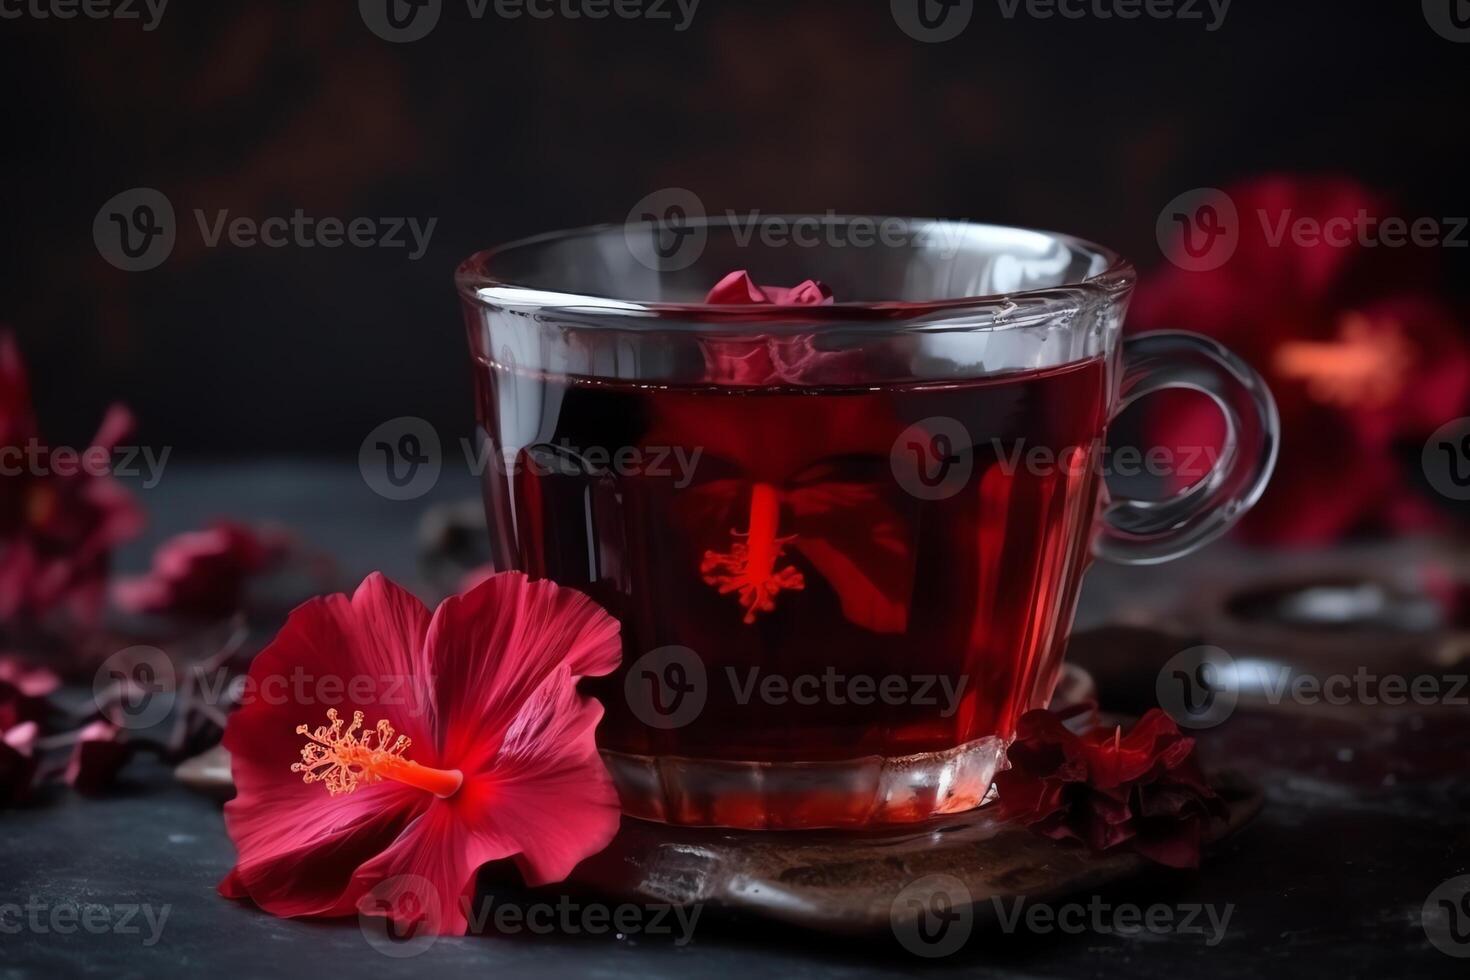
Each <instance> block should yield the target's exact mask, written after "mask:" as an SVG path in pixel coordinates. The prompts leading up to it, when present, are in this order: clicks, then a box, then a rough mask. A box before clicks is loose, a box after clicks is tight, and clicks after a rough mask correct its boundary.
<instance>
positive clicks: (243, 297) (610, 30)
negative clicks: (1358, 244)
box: [0, 0, 1470, 459]
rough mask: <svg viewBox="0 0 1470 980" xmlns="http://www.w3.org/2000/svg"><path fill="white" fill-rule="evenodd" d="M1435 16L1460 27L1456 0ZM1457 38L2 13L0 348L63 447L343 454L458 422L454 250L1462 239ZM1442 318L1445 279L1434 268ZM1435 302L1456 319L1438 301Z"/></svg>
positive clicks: (1465, 139) (1411, 4) (737, 3)
mask: <svg viewBox="0 0 1470 980" xmlns="http://www.w3.org/2000/svg"><path fill="white" fill-rule="evenodd" d="M1446 2H1450V0H1446ZM1467 75H1470V45H1463V44H1455V43H1451V42H1450V41H1447V40H1445V39H1443V38H1441V37H1440V36H1439V35H1437V34H1436V33H1435V32H1434V31H1432V30H1431V29H1430V28H1429V26H1428V24H1427V21H1426V18H1425V15H1424V12H1423V10H1422V9H1421V6H1420V4H1419V3H1418V2H1415V0H1402V2H1397V3H1383V2H1376V3H1369V2H1363V3H1342V2H1331V0H1314V2H1302V0H1292V2H1289V3H1288V2H1282V0H1235V2H1234V3H1233V4H1232V6H1231V8H1230V11H1229V16H1228V17H1227V18H1226V20H1225V23H1224V26H1223V27H1222V29H1220V30H1218V31H1216V32H1214V33H1209V32H1207V31H1206V30H1205V26H1204V24H1203V23H1202V22H1200V21H1177V20H1163V21H1154V20H1148V19H1140V20H1136V21H1117V20H1113V21H1099V20H1096V19H1090V18H1089V19H1086V20H1081V21H1065V20H1061V19H1055V18H1054V19H1051V20H1034V19H1029V18H1027V17H1025V16H1018V17H1017V18H1016V19H1014V20H1007V19H1005V18H1003V17H1002V16H1001V14H1000V11H999V7H998V5H997V4H996V2H995V0H977V2H976V11H975V14H974V20H973V21H972V23H971V25H970V26H969V28H968V29H967V30H966V32H965V33H964V34H963V35H962V36H961V37H960V38H958V39H956V40H954V41H951V42H948V43H944V44H924V43H920V42H917V41H915V40H913V39H911V38H910V37H909V36H907V35H906V34H905V33H904V32H903V31H902V30H900V29H899V27H898V26H897V24H896V22H895V20H894V17H893V16H892V13H891V11H890V9H889V5H888V3H887V0H787V2H781V3H759V2H752V0H703V2H702V3H701V4H700V6H699V9H698V12H697V15H696V16H695V18H694V21H693V25H692V27H691V28H690V29H689V30H688V31H686V32H684V33H678V32H676V31H675V30H674V26H673V24H672V23H671V22H669V21H657V22H655V21H647V20H633V21H623V20H618V19H615V18H610V19H608V20H604V21H587V20H583V21H569V20H566V19H563V18H556V19H552V20H547V21H536V20H531V19H529V18H523V19H521V20H518V21H506V20H500V19H497V18H495V17H494V16H493V15H492V16H487V17H486V19H484V20H480V21H475V20H472V19H471V18H470V17H469V16H468V14H467V12H466V8H465V5H464V3H463V0H459V2H455V0H447V2H446V5H445V11H444V14H443V17H442V19H441V21H440V23H439V25H438V27H437V29H436V30H435V31H434V32H433V33H431V34H430V35H429V36H428V37H427V38H425V39H424V40H421V41H418V42H415V43H410V44H405V45H393V44H388V43H386V42H384V41H383V40H381V39H379V38H378V37H376V36H375V35H373V34H372V33H371V32H370V31H369V30H368V29H367V28H366V26H365V25H364V22H363V20H362V18H361V16H360V15H359V12H358V9H357V6H356V4H354V3H352V2H333V3H327V2H313V3H302V2H288V0H251V2H249V3H246V2H242V0H236V2H202V0H173V2H172V3H171V4H170V5H169V7H168V9H167V11H166V13H165V14H164V16H163V18H162V21H161V23H160V25H159V27H158V28H157V30H155V31H153V32H151V33H149V32H145V31H144V30H143V28H142V24H141V23H140V22H138V21H131V22H114V21H106V20H104V21H93V20H87V19H84V18H78V19H75V20H68V21H60V20H54V19H53V20H46V21H41V20H36V19H34V18H30V17H23V18H20V19H7V20H0V80H3V84H4V92H5V96H4V99H3V102H0V113H3V116H4V131H5V132H6V133H7V134H9V138H8V139H7V140H6V148H5V150H4V153H3V158H0V180H3V186H4V187H5V188H6V189H7V193H6V195H5V206H4V217H3V221H4V222H5V230H6V234H5V237H6V239H8V241H9V242H10V244H11V248H10V250H9V254H8V256H7V257H6V258H5V260H4V261H3V262H0V323H8V324H10V325H11V326H13V327H14V328H15V329H16V330H17V332H18V334H19V336H20V340H21V344H22V347H23V349H24V351H25V354H26V357H27V359H28V361H29V362H30V365H31V369H32V373H33V383H34V385H35V388H36V402H37V406H38V409H39V412H40V415H41V419H42V426H43V428H44V429H45V431H46V432H47V434H48V436H49V437H50V438H51V439H53V440H56V441H70V442H71V443H73V444H80V443H82V442H83V441H84V440H85V439H86V438H87V437H88V436H89V435H90V434H91V431H92V429H93V428H94V426H95V423H96V420H97V419H98V418H99V416H100V414H101V412H102V410H103V408H104V407H105V406H106V405H107V404H108V403H109V402H111V401H113V400H122V401H125V402H127V403H128V404H129V405H130V406H132V408H133V409H134V410H135V412H136V413H137V415H138V416H139V419H140V421H141V426H142V428H141V432H140V439H141V440H142V441H143V442H145V443H148V444H151V445H169V446H173V447H174V448H175V450H176V455H175V458H186V459H187V458H208V457H217V456H221V455H229V454H246V453H249V454H335V455H342V456H351V455H355V453H356V451H357V448H358V445H359V443H360V442H361V440H362V438H363V436H364V435H365V434H366V433H367V432H368V431H369V430H370V429H371V428H373V427H374V426H375V425H377V424H378V423H379V422H382V421H384V420H386V419H389V418H392V417H395V416H399V415H421V416H423V417H426V418H428V419H429V420H431V421H432V422H434V423H435V424H436V425H437V426H439V427H440V428H441V431H444V432H446V433H458V432H464V431H467V430H468V429H469V425H470V419H471V416H472V406H471V396H470V385H469V372H468V369H467V362H466V355H465V351H464V340H463V337H462V333H461V326H460V320H459V314H458V311H457V301H456V298H455V294H454V291H453V288H452V285H451V280H450V277H451V273H452V271H453V269H454V267H455V265H456V264H457V263H458V262H459V260H461V259H462V258H464V257H465V256H466V255H468V254H469V253H471V252H472V251H475V250H477V249H479V248H483V247H486V246H489V245H492V244H495V243H498V242H501V241H505V240H508V239H512V238H516V237H520V236H523V235H527V234H531V233H535V232H538V231H543V230H549V229H554V228H561V227H567V226H574V225H580V224H587V223H592V222H597V221H622V220H623V219H624V218H625V217H626V216H627V214H628V211H629V209H630V208H631V207H632V206H633V205H634V203H635V202H637V201H638V200H639V199H640V198H642V197H643V196H644V195H646V194H648V193H650V192H652V191H654V190H657V189H659V188H663V187H668V186H684V187H688V188H691V189H693V190H694V191H696V192H697V193H698V194H699V195H700V196H701V198H702V199H703V201H704V203H705V205H706V207H707V208H708V209H709V210H710V211H712V212H713V211H722V210H724V209H726V208H732V209H738V210H742V211H744V210H749V209H755V208H759V209H761V210H764V211H766V212H779V211H783V210H784V211H816V212H821V211H826V210H828V209H832V210H836V211H850V212H871V213H894V214H919V215H938V216H944V217H954V218H969V219H978V220H993V221H998V222H1008V223H1019V224H1026V225H1030V226H1035V227H1045V228H1055V229H1061V230H1066V231H1070V232H1073V233H1076V234H1079V235H1082V236H1085V237H1088V238H1092V239H1096V240H1099V241H1103V242H1105V243H1108V244H1111V245H1114V246H1115V247H1118V248H1120V249H1122V250H1124V251H1125V252H1127V253H1128V254H1130V255H1131V256H1133V257H1134V258H1135V259H1136V260H1137V261H1138V263H1139V265H1140V267H1141V268H1142V269H1144V270H1145V271H1147V270H1148V269H1149V268H1150V267H1152V266H1155V265H1157V264H1158V263H1159V262H1160V261H1161V259H1160V255H1159V248H1158V245H1157V243H1156V241H1155V237H1154V224H1155V220H1156V219H1157V216H1158V214H1159V211H1160V209H1161V208H1162V207H1163V206H1164V205H1165V204H1166V203H1167V202H1168V201H1169V200H1170V199H1171V198H1173V197H1174V196H1175V195H1177V194H1179V193H1182V192H1184V191H1186V190H1189V189H1191V188H1195V187H1201V186H1228V185H1229V184H1231V183H1233V182H1235V181H1237V180H1243V179H1248V178H1251V177H1253V176H1256V175H1259V174H1262V173H1272V172H1289V173H1305V174H1345V175H1348V176H1352V177H1355V178H1358V179H1360V180H1362V181H1364V182H1365V183H1366V184H1368V185H1370V186H1371V187H1373V188H1374V189H1376V190H1380V191H1383V192H1386V193H1387V194H1389V195H1390V196H1392V197H1393V198H1394V199H1395V200H1396V208H1397V211H1396V213H1398V214H1402V215H1404V216H1407V217H1409V218H1411V219H1412V218H1413V217H1416V216H1421V215H1429V216H1436V217H1445V216H1452V215H1464V214H1467V213H1470V211H1467V208H1470V202H1467V199H1466V198H1467V195H1466V194H1465V191H1464V179H1463V178H1464V173H1465V166H1466V160H1467V152H1466V151H1467V149H1470V133H1467V128H1466V125H1465V112H1464V110H1465V96H1466V93H1467V91H1470V88H1467V86H1466V84H1465V82H1466V79H1467ZM136 186H148V187H156V188H158V189H159V190H161V191H163V192H164V193H165V194H167V195H168V196H169V198H170V199H171V200H172V202H173V204H174V206H175V208H176V209H177V211H178V213H179V243H178V245H177V247H176V248H175V250H174V252H173V254H172V256H171V257H170V258H169V260H168V261H167V262H165V263H164V264H163V265H162V266H161V267H159V268H157V269H154V270H152V271H148V272H139V273H126V272H122V271H119V270H117V269H114V268H113V267H112V266H110V265H108V264H107V263H106V262H104V261H103V259H102V258H101V257H100V255H99V253H98V251H97V248H96V246H95V245H94V242H93V238H92V221H93V218H94V216H95V215H96V214H97V212H98V209H99V208H100V207H101V206H102V204H103V202H105V201H107V200H108V199H109V198H110V197H112V196H113V195H115V194H117V193H119V192H120V191H124V190H127V189H129V188H132V187H136ZM297 207H300V208H302V209H304V210H305V211H306V212H307V213H308V214H310V215H313V216H315V217H325V216H335V217H341V218H344V219H350V218H353V217H357V216H368V217H384V216H407V215H413V216H417V217H420V218H423V219H427V218H431V217H432V218H437V219H438V225H437V227H436V229H435V232H434V235H433V239H432V242H431V245H430V248H429V251H428V253H427V254H426V255H425V256H424V257H423V258H422V259H421V260H419V261H417V262H411V261H409V260H408V259H407V257H406V255H405V251H404V250H401V249H400V250H384V249H355V248H347V247H344V248H339V249H336V250H333V251H327V250H324V249H322V248H315V249H310V250H304V249H299V248H295V247H287V248H283V249H278V250H273V249H269V248H265V247H256V248H252V249H239V248H234V247H228V246H222V247H218V248H213V249H209V248H205V247H203V245H202V242H201V240H200V236H199V233H198V230H197V227H196V226H195V224H194V220H193V217H192V210H193V209H194V208H202V209H204V210H206V211H210V212H214V211H216V210H219V209H224V208H228V209H229V210H230V212H231V214H232V215H248V216H252V217H255V218H257V219H261V218H265V217H269V216H272V215H290V214H291V213H292V211H293V210H294V209H295V208H297ZM1422 261H1423V262H1426V263H1438V264H1441V265H1443V266H1444V268H1443V269H1442V270H1441V271H1442V273H1443V275H1444V279H1445V281H1446V282H1448V283H1449V288H1450V289H1451V291H1452V292H1451V296H1450V298H1451V299H1458V300H1460V301H1463V300H1464V299H1465V298H1466V294H1465V289H1466V287H1465V283H1466V281H1467V279H1470V277H1467V276H1466V275H1465V273H1466V272H1467V271H1470V268H1467V262H1466V254H1465V251H1464V250H1459V251H1455V250H1448V249H1434V250H1425V251H1424V252H1423V253H1422ZM1456 290H1458V295H1455V293H1454V291H1456Z"/></svg>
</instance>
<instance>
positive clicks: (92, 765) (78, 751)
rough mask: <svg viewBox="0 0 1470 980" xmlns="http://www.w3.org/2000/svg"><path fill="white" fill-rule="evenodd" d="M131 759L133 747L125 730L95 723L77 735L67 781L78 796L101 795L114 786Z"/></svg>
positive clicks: (102, 722)
mask: <svg viewBox="0 0 1470 980" xmlns="http://www.w3.org/2000/svg"><path fill="white" fill-rule="evenodd" d="M131 757H132V747H131V746H129V745H128V744H127V742H126V741H125V739H124V735H123V732H122V730H121V729H119V728H117V727H115V726H113V725H111V724H109V723H108V722H105V721H94V722H92V724H90V725H88V726H87V727H86V728H83V729H82V730H81V732H80V733H78V735H77V741H76V744H75V745H73V746H72V752H71V759H70V760H69V761H68V762H67V766H66V781H67V783H68V784H69V785H70V786H71V787H72V788H73V789H75V790H76V791H77V792H78V793H82V794H84V795H87V796H96V795H99V794H101V793H103V792H105V791H106V790H108V789H110V788H111V787H112V784H113V782H114V781H115V780H116V779H117V774H118V773H119V772H121V771H122V768H123V766H125V765H127V763H128V759H129V758H131Z"/></svg>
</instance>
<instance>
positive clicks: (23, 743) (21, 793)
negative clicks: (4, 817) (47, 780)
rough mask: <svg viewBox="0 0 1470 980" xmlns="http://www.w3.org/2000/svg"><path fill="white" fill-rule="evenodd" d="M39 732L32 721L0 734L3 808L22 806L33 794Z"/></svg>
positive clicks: (0, 790)
mask: <svg viewBox="0 0 1470 980" xmlns="http://www.w3.org/2000/svg"><path fill="white" fill-rule="evenodd" d="M38 731H39V730H38V729H37V728H36V725H35V723H34V722H29V721H28V722H26V723H25V724H22V725H17V726H15V727H14V728H10V729H6V730H3V731H0V806H6V805H8V804H11V803H19V802H21V801H22V800H24V799H25V798H26V797H27V796H29V795H30V792H31V783H32V780H33V779H34V778H35V775H36V736H37V734H38Z"/></svg>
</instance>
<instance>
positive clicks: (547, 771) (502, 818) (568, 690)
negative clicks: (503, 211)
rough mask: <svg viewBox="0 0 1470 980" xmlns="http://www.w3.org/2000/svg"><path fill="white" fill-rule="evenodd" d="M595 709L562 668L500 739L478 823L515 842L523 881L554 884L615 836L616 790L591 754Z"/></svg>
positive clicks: (599, 712) (598, 758) (597, 706)
mask: <svg viewBox="0 0 1470 980" xmlns="http://www.w3.org/2000/svg"><path fill="white" fill-rule="evenodd" d="M601 719H602V705H600V704H599V703H597V702H596V701H594V700H592V699H591V698H584V697H582V696H581V695H579V694H578V693H577V689H576V686H575V684H574V683H573V681H572V679H571V677H570V675H569V674H568V673H567V671H566V669H565V668H562V669H561V670H560V671H558V672H557V673H554V674H553V675H552V676H550V677H548V678H547V679H546V682H545V683H543V684H542V686H541V689H540V690H538V691H537V692H536V694H535V696H533V697H532V698H530V699H529V700H528V701H527V702H526V706H525V707H524V708H523V709H522V710H521V713H520V715H519V716H518V717H517V718H516V721H515V723H514V724H512V725H511V727H510V730H509V731H508V732H507V734H506V739H505V744H504V746H503V747H502V749H501V753H500V756H499V757H498V758H497V759H496V760H495V768H494V771H493V773H492V775H491V779H492V780H493V782H494V787H495V791H494V799H493V802H492V804H491V805H490V807H489V808H488V810H487V812H486V814H485V823H486V825H487V826H489V827H491V828H493V829H494V831H495V833H496V835H497V836H498V837H500V838H503V839H507V840H512V841H515V842H516V844H517V847H518V849H519V852H520V853H519V854H518V855H517V857H516V864H517V866H518V867H519V868H520V869H521V874H522V875H523V876H524V877H525V879H526V881H527V883H529V884H531V885H540V884H545V883H547V882H552V881H561V880H562V879H563V878H565V877H566V876H567V875H569V874H571V872H572V869H573V868H575V867H576V866H577V865H578V864H579V863H580V862H581V861H582V860H583V859H585V858H587V857H589V856H591V855H593V854H595V853H597V852H598V851H601V850H602V849H603V848H604V847H606V846H607V845H608V843H610V842H611V841H612V839H613V837H614V835H616V834H617V830H618V824H619V822H620V819H621V817H620V814H621V810H620V807H619V805H618V794H617V789H616V787H615V786H614V785H613V781H612V777H611V776H610V775H609V774H608V771H607V767H606V766H605V765H604V764H603V762H602V757H601V756H600V755H599V754H598V752H597V742H596V738H595V731H596V728H597V723H598V721H600V720H601Z"/></svg>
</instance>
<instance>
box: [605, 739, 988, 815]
mask: <svg viewBox="0 0 1470 980" xmlns="http://www.w3.org/2000/svg"><path fill="white" fill-rule="evenodd" d="M1005 750H1006V741H1005V739H1003V738H1001V737H1000V736H998V735H991V736H987V737H985V738H981V739H976V740H975V741H973V742H967V743H965V744H964V745H961V746H958V747H956V748H953V749H948V750H946V751H943V752H925V753H920V754H918V755H905V756H894V757H884V756H876V755H874V756H863V757H860V758H856V759H843V760H841V761H837V762H732V761H728V760H722V759H688V758H681V757H677V756H647V755H632V754H628V753H624V752H613V751H608V750H604V751H603V753H602V756H603V759H604V760H605V761H606V762H607V766H608V769H609V770H610V771H611V773H612V776H613V781H614V782H615V783H616V784H617V787H618V794H619V796H620V797H621V798H622V804H623V812H624V813H626V814H628V815H629V816H633V817H639V818H641V819H644V820H654V821H658V822H661V823H669V824H678V825H680V826H685V827H733V828H738V829H741V830H815V829H819V828H862V827H881V826H885V825H893V824H906V823H915V822H918V821H921V820H928V819H930V818H932V817H937V816H943V815H945V814H951V813H961V812H963V811H965V810H971V809H974V808H975V807H977V806H979V805H980V804H981V803H983V802H985V798H986V794H987V793H989V792H990V784H991V780H992V779H993V778H994V777H995V773H996V771H997V770H998V769H999V768H1000V767H1001V764H1002V761H1003V760H1004V758H1005Z"/></svg>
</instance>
